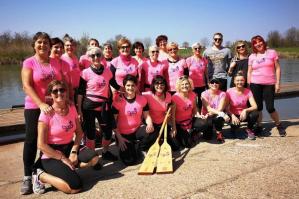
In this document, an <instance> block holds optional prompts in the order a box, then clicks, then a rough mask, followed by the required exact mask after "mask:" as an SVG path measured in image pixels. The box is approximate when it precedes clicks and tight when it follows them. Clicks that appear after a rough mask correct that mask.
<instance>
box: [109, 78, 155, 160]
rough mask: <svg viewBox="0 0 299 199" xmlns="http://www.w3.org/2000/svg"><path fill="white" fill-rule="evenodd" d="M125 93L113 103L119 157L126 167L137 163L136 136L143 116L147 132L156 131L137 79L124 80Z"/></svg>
mask: <svg viewBox="0 0 299 199" xmlns="http://www.w3.org/2000/svg"><path fill="white" fill-rule="evenodd" d="M123 85H124V90H125V93H124V94H123V95H120V96H116V97H115V98H114V101H113V103H112V111H113V113H114V117H115V120H116V123H117V128H116V129H114V130H113V131H114V132H115V135H116V138H117V142H118V146H119V156H120V159H121V160H122V162H123V163H124V164H125V165H127V166H128V165H134V164H136V162H137V159H138V157H137V151H136V140H137V138H136V134H137V130H138V129H139V127H140V126H141V124H142V116H143V117H144V119H145V123H146V132H147V133H151V132H153V131H154V127H153V122H152V119H151V117H150V115H149V112H148V105H147V101H146V98H145V97H143V96H141V95H137V94H136V91H137V77H136V76H133V75H130V74H128V75H126V76H125V78H124V80H123Z"/></svg>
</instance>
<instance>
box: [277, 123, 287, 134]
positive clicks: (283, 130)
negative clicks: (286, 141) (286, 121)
mask: <svg viewBox="0 0 299 199" xmlns="http://www.w3.org/2000/svg"><path fill="white" fill-rule="evenodd" d="M276 128H277V130H278V133H279V135H280V137H285V136H286V135H287V132H286V130H285V129H284V127H283V126H282V125H281V124H279V125H276Z"/></svg>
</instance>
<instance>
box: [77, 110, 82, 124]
mask: <svg viewBox="0 0 299 199" xmlns="http://www.w3.org/2000/svg"><path fill="white" fill-rule="evenodd" d="M78 119H79V121H80V122H81V123H82V122H83V113H82V111H81V110H78Z"/></svg>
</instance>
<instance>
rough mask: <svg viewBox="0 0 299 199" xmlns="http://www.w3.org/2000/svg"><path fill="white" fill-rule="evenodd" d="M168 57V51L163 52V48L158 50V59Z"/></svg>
mask: <svg viewBox="0 0 299 199" xmlns="http://www.w3.org/2000/svg"><path fill="white" fill-rule="evenodd" d="M168 57H169V55H168V53H166V52H164V51H163V50H160V51H159V57H158V60H159V61H165V60H167V59H168Z"/></svg>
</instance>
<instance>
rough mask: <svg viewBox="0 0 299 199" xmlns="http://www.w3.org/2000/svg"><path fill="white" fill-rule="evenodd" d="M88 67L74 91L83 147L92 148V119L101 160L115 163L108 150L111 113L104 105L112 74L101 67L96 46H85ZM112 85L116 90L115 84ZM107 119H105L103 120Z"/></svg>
mask: <svg viewBox="0 0 299 199" xmlns="http://www.w3.org/2000/svg"><path fill="white" fill-rule="evenodd" d="M87 55H88V56H89V61H90V63H91V65H90V67H89V68H86V69H84V70H83V71H82V73H81V79H80V86H79V89H78V100H77V101H78V113H79V115H80V119H81V121H83V129H84V132H85V134H86V145H87V146H88V147H89V148H91V149H94V148H95V136H96V126H95V119H97V120H98V123H99V125H100V127H101V130H102V134H103V140H102V146H103V152H102V158H103V159H107V160H111V161H116V160H117V157H116V156H115V155H113V154H112V153H111V152H110V151H108V147H109V145H110V142H111V137H112V122H111V120H110V119H113V116H112V113H111V112H110V106H108V104H107V103H108V98H109V94H110V85H111V84H112V83H111V82H115V81H113V80H112V73H111V71H110V69H109V68H107V66H104V65H102V63H101V60H102V52H101V49H100V48H99V47H93V46H91V47H89V48H88V50H87ZM112 86H113V87H114V88H115V89H116V90H118V89H119V87H117V86H118V85H117V84H112ZM109 116H111V117H110V118H109ZM106 117H108V118H106Z"/></svg>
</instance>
